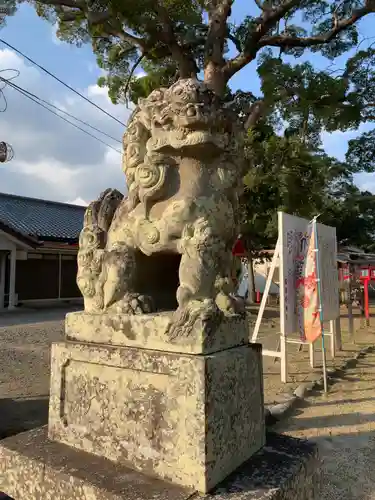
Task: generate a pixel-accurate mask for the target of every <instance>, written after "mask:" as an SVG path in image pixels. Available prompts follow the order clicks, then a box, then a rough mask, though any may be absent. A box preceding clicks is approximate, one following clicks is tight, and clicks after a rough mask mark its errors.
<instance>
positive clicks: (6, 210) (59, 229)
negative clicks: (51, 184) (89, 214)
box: [0, 193, 85, 241]
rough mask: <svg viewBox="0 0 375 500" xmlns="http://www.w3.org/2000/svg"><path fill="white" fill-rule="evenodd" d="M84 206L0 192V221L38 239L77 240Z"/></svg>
mask: <svg viewBox="0 0 375 500" xmlns="http://www.w3.org/2000/svg"><path fill="white" fill-rule="evenodd" d="M84 213H85V207H81V206H78V205H70V204H68V203H59V202H55V201H48V200H39V199H37V198H27V197H24V196H16V195H13V194H6V193H0V221H2V222H3V223H4V224H6V225H7V226H8V227H10V228H11V229H13V230H15V231H17V232H19V233H21V234H23V235H30V236H33V237H35V238H38V239H39V240H55V241H72V240H77V239H78V236H79V233H80V231H81V229H82V225H83V216H84Z"/></svg>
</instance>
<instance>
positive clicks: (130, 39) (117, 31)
mask: <svg viewBox="0 0 375 500" xmlns="http://www.w3.org/2000/svg"><path fill="white" fill-rule="evenodd" d="M103 30H104V32H105V33H106V34H107V35H109V36H114V37H116V38H119V39H120V40H121V41H122V42H126V43H130V44H131V45H134V46H136V47H139V48H140V49H141V50H143V51H146V50H147V42H146V40H145V39H144V38H138V37H136V36H134V35H131V34H130V33H127V32H126V31H124V30H123V29H122V27H121V26H119V25H118V26H113V25H112V24H111V23H109V22H107V23H104V24H103Z"/></svg>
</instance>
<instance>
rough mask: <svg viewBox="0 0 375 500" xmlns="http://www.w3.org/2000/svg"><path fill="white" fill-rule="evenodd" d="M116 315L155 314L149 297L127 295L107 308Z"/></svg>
mask: <svg viewBox="0 0 375 500" xmlns="http://www.w3.org/2000/svg"><path fill="white" fill-rule="evenodd" d="M108 310H109V311H112V312H115V313H116V314H129V315H132V316H133V315H138V314H139V315H141V314H150V313H152V312H155V305H154V302H153V300H152V298H151V297H150V296H149V295H142V294H138V293H128V294H126V295H125V297H124V298H122V299H121V300H119V301H118V302H115V303H114V304H113V305H112V306H110V307H109V308H108Z"/></svg>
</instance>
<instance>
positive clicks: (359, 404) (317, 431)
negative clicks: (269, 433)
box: [275, 354, 375, 500]
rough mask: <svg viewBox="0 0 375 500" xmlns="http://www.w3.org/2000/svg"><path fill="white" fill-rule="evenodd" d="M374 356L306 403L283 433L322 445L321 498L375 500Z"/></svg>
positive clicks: (282, 425) (284, 425)
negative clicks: (322, 486) (322, 485)
mask: <svg viewBox="0 0 375 500" xmlns="http://www.w3.org/2000/svg"><path fill="white" fill-rule="evenodd" d="M374 382H375V355H374V354H369V355H367V356H366V357H365V358H363V359H360V360H359V362H358V364H357V366H356V367H354V368H351V369H348V370H347V371H346V376H345V379H344V380H342V381H340V382H338V383H336V384H334V385H333V386H332V387H331V389H330V390H329V393H328V394H327V395H320V396H319V395H316V396H315V397H311V398H309V399H308V400H307V401H306V406H305V408H303V409H302V410H300V411H298V413H299V414H298V415H296V416H294V417H292V418H290V419H287V420H285V421H283V422H281V423H279V424H278V426H277V427H276V429H275V430H276V431H282V432H285V433H287V434H290V435H292V436H295V437H299V438H307V439H310V440H313V441H315V442H316V443H318V445H319V448H320V450H321V455H322V457H323V460H324V468H323V471H324V489H323V492H322V495H321V497H320V498H321V500H375V475H374V468H375V384H374Z"/></svg>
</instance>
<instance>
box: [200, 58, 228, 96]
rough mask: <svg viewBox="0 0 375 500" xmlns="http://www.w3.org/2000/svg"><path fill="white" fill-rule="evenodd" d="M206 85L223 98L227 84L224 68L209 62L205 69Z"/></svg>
mask: <svg viewBox="0 0 375 500" xmlns="http://www.w3.org/2000/svg"><path fill="white" fill-rule="evenodd" d="M204 83H205V84H206V85H207V87H208V88H209V89H211V90H212V92H214V93H215V94H216V95H217V96H219V97H222V96H223V95H224V93H225V88H226V84H227V80H226V79H225V76H224V73H223V68H222V67H221V66H219V65H217V64H215V63H213V62H209V63H208V64H207V66H206V67H205V69H204Z"/></svg>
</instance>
